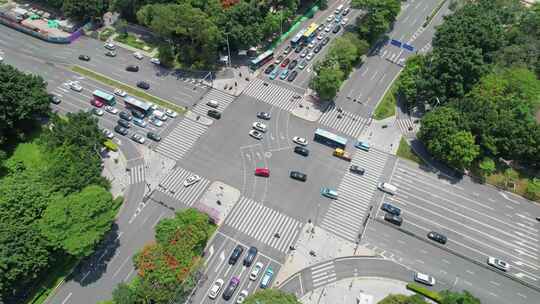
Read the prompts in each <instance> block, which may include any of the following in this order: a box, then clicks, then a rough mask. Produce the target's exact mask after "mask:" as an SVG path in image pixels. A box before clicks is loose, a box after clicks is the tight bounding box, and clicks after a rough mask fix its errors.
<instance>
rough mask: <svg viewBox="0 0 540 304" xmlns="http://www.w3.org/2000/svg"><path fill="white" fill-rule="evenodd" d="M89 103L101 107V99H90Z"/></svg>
mask: <svg viewBox="0 0 540 304" xmlns="http://www.w3.org/2000/svg"><path fill="white" fill-rule="evenodd" d="M90 104H92V105H93V106H94V107H98V108H101V107H103V102H101V101H99V100H97V99H92V101H91V102H90Z"/></svg>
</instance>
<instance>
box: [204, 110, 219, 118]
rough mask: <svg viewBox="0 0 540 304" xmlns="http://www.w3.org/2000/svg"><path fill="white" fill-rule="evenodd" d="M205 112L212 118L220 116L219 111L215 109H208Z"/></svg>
mask: <svg viewBox="0 0 540 304" xmlns="http://www.w3.org/2000/svg"><path fill="white" fill-rule="evenodd" d="M207 114H208V116H210V117H212V118H215V119H220V118H221V113H220V112H219V111H216V110H208V112H207Z"/></svg>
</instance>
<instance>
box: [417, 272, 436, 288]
mask: <svg viewBox="0 0 540 304" xmlns="http://www.w3.org/2000/svg"><path fill="white" fill-rule="evenodd" d="M414 280H415V281H416V282H419V283H422V284H426V285H429V286H433V285H435V278H434V277H432V276H430V275H427V274H425V273H421V272H417V273H415V274H414Z"/></svg>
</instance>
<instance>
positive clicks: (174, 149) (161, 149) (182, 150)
mask: <svg viewBox="0 0 540 304" xmlns="http://www.w3.org/2000/svg"><path fill="white" fill-rule="evenodd" d="M207 129H208V127H206V126H204V125H201V124H198V123H196V122H194V121H192V120H189V119H185V118H184V119H183V120H182V121H181V122H179V123H178V125H176V127H175V128H174V129H173V130H172V132H171V133H170V134H169V135H167V136H166V137H165V139H164V140H162V141H161V143H160V144H159V145H158V146H157V148H156V152H158V153H160V154H162V155H163V156H165V157H168V158H170V159H173V160H180V159H182V157H184V155H185V154H186V153H187V152H189V150H190V149H191V147H192V146H193V145H194V144H195V142H196V141H197V140H198V139H199V137H201V135H203V134H204V133H205V132H206V130H207Z"/></svg>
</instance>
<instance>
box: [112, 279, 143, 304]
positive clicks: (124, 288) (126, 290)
mask: <svg viewBox="0 0 540 304" xmlns="http://www.w3.org/2000/svg"><path fill="white" fill-rule="evenodd" d="M136 302H137V294H136V293H135V291H134V290H133V288H131V287H130V286H129V285H127V284H125V283H120V284H118V285H117V286H116V288H115V289H114V291H113V303H114V304H135V303H136Z"/></svg>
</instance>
